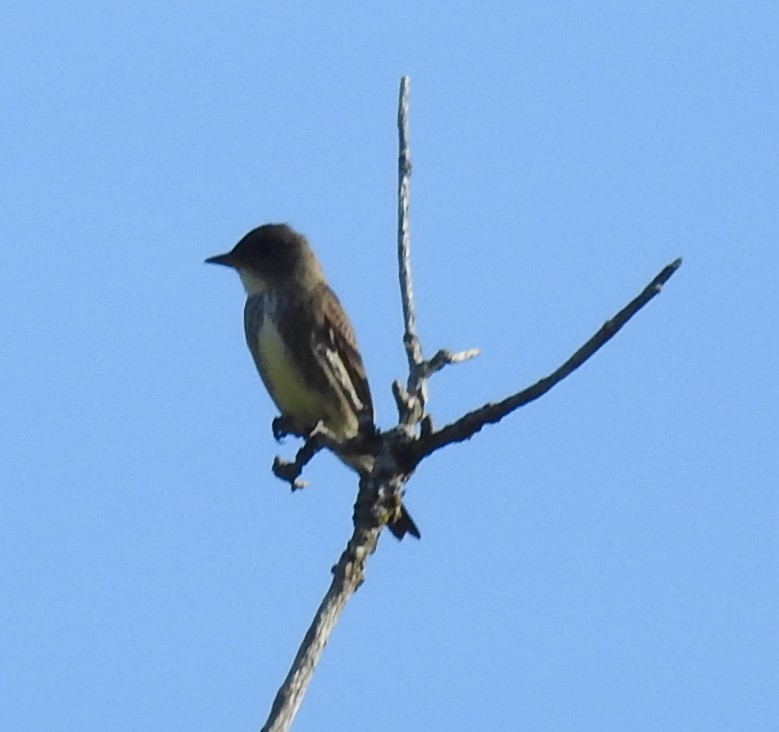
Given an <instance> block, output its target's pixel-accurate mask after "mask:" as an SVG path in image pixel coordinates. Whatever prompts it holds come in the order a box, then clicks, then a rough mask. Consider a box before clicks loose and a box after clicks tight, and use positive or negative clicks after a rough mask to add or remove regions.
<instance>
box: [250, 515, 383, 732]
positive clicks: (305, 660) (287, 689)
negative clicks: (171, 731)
mask: <svg viewBox="0 0 779 732" xmlns="http://www.w3.org/2000/svg"><path fill="white" fill-rule="evenodd" d="M356 514H357V511H355V523H356V524H357V523H358V521H357V515H356ZM362 523H363V522H362V521H360V522H359V525H356V526H355V529H354V533H353V534H352V538H351V539H349V543H348V544H347V545H346V549H345V550H344V552H343V554H341V558H340V559H339V560H338V564H336V565H335V567H333V581H332V582H331V584H330V588H329V589H328V590H327V594H325V597H324V599H323V600H322V603H321V604H320V606H319V609H318V610H317V612H316V615H315V616H314V621H313V622H312V623H311V627H310V628H309V629H308V632H307V633H306V636H305V638H304V639H303V643H302V644H301V646H300V649H299V650H298V652H297V655H296V656H295V660H294V661H293V662H292V668H291V669H290V671H289V674H288V675H287V678H286V679H284V683H283V684H282V686H281V688H280V689H279V691H278V693H277V694H276V698H275V699H274V700H273V706H272V707H271V712H270V716H269V717H268V721H267V722H266V723H265V725H264V726H263V728H262V732H285V731H286V730H288V729H289V728H290V726H291V725H292V721H293V719H294V718H295V715H296V714H297V711H298V708H299V707H300V703H301V702H302V701H303V696H304V694H305V693H306V689H308V685H309V683H310V682H311V677H312V676H313V674H314V668H315V667H316V664H317V663H318V662H319V658H320V656H321V655H322V651H324V649H325V646H326V645H327V641H328V639H329V638H330V634H331V633H332V631H333V628H334V627H335V624H336V623H337V622H338V619H339V618H340V617H341V613H342V612H343V609H344V607H345V606H346V602H347V601H348V600H349V598H350V597H351V596H352V595H353V594H354V592H355V591H356V590H357V588H358V587H359V586H360V585H361V584H362V582H363V580H364V578H365V563H366V562H367V560H368V557H369V556H370V555H371V554H373V552H374V551H375V550H376V544H377V542H378V540H379V532H380V531H381V526H380V524H379V523H378V522H375V523H374V525H369V526H363V525H362Z"/></svg>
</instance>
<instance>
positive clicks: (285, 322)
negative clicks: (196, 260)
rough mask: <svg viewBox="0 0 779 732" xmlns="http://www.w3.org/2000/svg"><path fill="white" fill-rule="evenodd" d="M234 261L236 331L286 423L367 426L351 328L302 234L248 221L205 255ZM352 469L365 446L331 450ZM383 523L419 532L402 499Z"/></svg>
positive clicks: (366, 400) (353, 432)
mask: <svg viewBox="0 0 779 732" xmlns="http://www.w3.org/2000/svg"><path fill="white" fill-rule="evenodd" d="M205 261H206V263H207V264H219V265H223V266H226V267H230V268H232V269H234V270H235V271H236V272H237V273H238V276H239V278H240V280H241V283H242V284H243V287H244V290H245V291H246V304H245V306H244V332H245V335H246V343H247V345H248V347H249V351H250V352H251V354H252V357H253V359H254V364H255V366H256V367H257V371H258V372H259V375H260V378H261V379H262V381H263V383H264V385H265V388H266V389H267V391H268V394H269V395H270V397H271V399H272V400H273V402H274V403H275V405H276V407H278V409H279V411H280V412H281V417H282V419H283V421H284V423H285V424H286V425H291V426H292V427H293V429H292V430H290V431H293V432H294V433H296V434H309V433H310V432H311V431H312V430H313V429H314V428H315V427H316V426H317V425H318V424H319V423H320V422H321V423H322V425H323V426H324V427H326V428H327V429H328V430H330V431H331V432H332V433H333V434H334V435H335V436H336V437H337V438H338V439H339V440H348V439H350V438H354V437H357V436H358V435H359V434H360V432H361V430H362V429H364V427H365V425H369V426H371V428H373V427H372V426H373V418H374V412H373V400H372V398H371V391H370V387H369V385H368V378H367V375H366V373H365V366H364V364H363V360H362V356H361V355H360V350H359V348H358V346H357V340H356V338H355V335H354V329H353V328H352V324H351V322H350V320H349V317H348V315H347V314H346V311H345V310H344V308H343V306H342V305H341V302H340V300H339V299H338V296H337V295H336V294H335V292H333V290H332V289H331V288H330V285H329V284H328V283H327V279H326V278H325V274H324V271H323V269H322V266H321V264H320V263H319V260H318V259H317V256H316V254H315V253H314V250H313V249H312V248H311V245H310V244H309V243H308V240H307V239H306V237H305V236H303V235H302V234H300V233H298V232H297V231H295V230H294V229H293V228H292V227H290V226H289V225H288V224H283V223H269V224H264V225H262V226H258V227H257V228H254V229H252V230H251V231H250V232H249V233H248V234H246V235H245V236H244V237H243V238H242V239H241V240H240V241H239V242H238V243H237V244H236V245H235V246H234V247H233V249H232V250H230V251H229V252H227V253H225V254H218V255H216V256H214V257H209V258H208V259H206V260H205ZM339 457H340V458H341V460H343V461H344V462H345V463H346V464H348V465H350V466H351V467H352V468H353V469H355V470H356V471H357V472H358V473H359V474H360V475H365V474H368V473H370V471H371V469H372V468H373V462H374V460H375V458H374V457H373V456H372V455H369V454H356V455H339ZM387 527H388V528H389V530H390V531H391V532H392V534H393V535H394V536H395V537H396V538H397V539H402V538H403V537H404V536H405V535H406V534H410V535H411V536H414V537H416V538H420V532H419V529H418V528H417V525H416V524H415V523H414V521H413V519H412V518H411V516H410V515H409V513H408V511H407V510H406V508H405V506H402V505H401V507H400V510H399V511H398V512H396V514H395V516H394V517H393V518H392V519H391V520H390V521H389V523H388V524H387Z"/></svg>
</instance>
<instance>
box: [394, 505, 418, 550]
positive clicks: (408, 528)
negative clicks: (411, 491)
mask: <svg viewBox="0 0 779 732" xmlns="http://www.w3.org/2000/svg"><path fill="white" fill-rule="evenodd" d="M387 528H388V529H389V530H390V531H391V532H392V535H393V536H394V537H395V538H396V539H397V540H398V541H400V540H401V539H402V538H403V537H404V536H405V535H406V534H411V536H413V537H415V538H416V539H421V538H422V535H421V534H420V533H419V529H418V528H417V525H416V524H415V523H414V519H412V518H411V516H410V515H409V512H408V511H406V507H405V506H401V507H400V511H398V515H397V517H396V518H395V520H394V521H392V522H390V523H388V524H387Z"/></svg>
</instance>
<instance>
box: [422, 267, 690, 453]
mask: <svg viewBox="0 0 779 732" xmlns="http://www.w3.org/2000/svg"><path fill="white" fill-rule="evenodd" d="M681 266H682V260H681V259H677V260H675V261H674V262H671V264H669V265H667V266H666V267H664V268H663V270H662V271H661V272H660V273H659V274H658V275H657V276H656V277H655V278H654V279H653V280H652V281H651V282H650V283H649V284H648V285H647V286H646V287H645V288H644V289H643V291H642V292H641V293H640V294H639V295H638V296H637V297H635V298H634V299H633V300H631V301H630V302H629V303H628V304H627V305H626V306H625V307H624V308H622V310H620V311H619V312H618V313H617V314H616V315H615V316H614V317H613V318H611V320H607V321H606V322H605V323H604V324H603V325H602V326H601V328H600V330H599V331H598V332H597V333H596V334H595V335H594V336H592V338H590V340H588V341H587V342H586V343H585V344H584V345H583V346H582V347H581V348H580V349H579V350H578V351H576V353H574V354H573V355H572V356H571V357H570V358H569V359H568V360H567V361H566V362H565V363H564V364H563V365H562V366H560V368H558V369H557V370H556V371H553V372H552V373H551V374H549V376H546V377H544V378H543V379H541V380H540V381H537V382H536V383H535V384H533V385H532V386H529V387H528V388H527V389H523V390H522V391H520V392H518V393H517V394H513V395H512V396H510V397H507V398H506V399H504V400H503V401H500V402H498V403H497V404H485V405H484V406H483V407H480V408H479V409H476V410H474V411H472V412H469V413H468V414H466V415H465V416H463V417H461V418H460V419H458V420H457V421H456V422H453V423H452V424H449V425H446V426H445V427H442V428H441V429H440V430H437V431H435V432H432V433H431V434H429V435H424V436H422V437H420V439H419V440H418V441H417V442H416V443H415V444H414V445H412V447H411V450H412V452H413V453H414V464H418V463H419V462H420V461H421V460H423V459H424V458H425V457H427V456H428V455H430V454H431V453H433V452H435V451H436V450H438V449H440V448H442V447H444V446H446V445H449V444H451V443H453V442H462V441H463V440H467V439H469V438H470V437H473V435H475V434H476V433H477V432H478V431H479V430H480V429H481V428H482V427H484V425H486V424H494V423H495V422H499V421H500V420H501V419H503V417H505V416H506V415H508V414H510V413H511V412H513V411H514V410H515V409H518V408H519V407H521V406H524V405H525V404H528V403H529V402H532V401H534V400H536V399H538V398H539V397H540V396H543V395H544V394H546V392H548V391H549V390H550V389H551V388H552V387H553V386H555V385H556V384H558V383H560V382H561V381H562V380H563V379H564V378H565V377H566V376H568V375H569V374H571V373H572V372H573V371H575V370H576V369H578V368H579V366H581V365H582V364H583V363H584V362H585V361H586V360H587V359H588V358H590V356H592V355H593V354H594V353H595V352H596V351H597V350H598V349H600V348H601V347H602V346H603V345H605V344H606V343H607V342H608V341H609V340H611V339H612V338H613V337H614V336H615V335H616V334H617V333H618V331H619V330H620V329H621V328H622V326H623V325H625V323H627V322H628V320H630V319H631V318H632V317H633V316H634V315H635V314H636V313H637V312H638V311H639V310H641V308H643V307H644V305H646V304H647V303H648V302H649V301H650V300H651V299H652V298H653V297H655V296H656V295H658V294H659V293H660V290H661V289H662V287H663V285H664V284H665V283H666V282H667V281H668V280H669V279H670V278H671V276H672V275H673V274H674V272H676V270H677V269H679V267H681Z"/></svg>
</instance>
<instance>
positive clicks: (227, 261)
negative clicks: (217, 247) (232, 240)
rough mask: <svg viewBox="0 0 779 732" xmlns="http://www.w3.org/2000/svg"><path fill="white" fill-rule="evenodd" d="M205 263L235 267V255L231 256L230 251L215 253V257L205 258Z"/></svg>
mask: <svg viewBox="0 0 779 732" xmlns="http://www.w3.org/2000/svg"><path fill="white" fill-rule="evenodd" d="M206 264H223V265H224V266H225V267H233V268H235V257H233V255H232V252H228V253H227V254H217V255H216V256H215V257H209V258H208V259H206Z"/></svg>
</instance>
